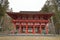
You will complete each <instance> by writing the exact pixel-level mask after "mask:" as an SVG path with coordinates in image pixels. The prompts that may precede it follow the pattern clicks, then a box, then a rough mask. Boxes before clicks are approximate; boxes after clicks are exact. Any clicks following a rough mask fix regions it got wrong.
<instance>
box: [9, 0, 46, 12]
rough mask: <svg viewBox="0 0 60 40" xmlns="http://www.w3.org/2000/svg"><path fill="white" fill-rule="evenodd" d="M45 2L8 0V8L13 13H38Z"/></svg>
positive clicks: (37, 0) (38, 0) (43, 0)
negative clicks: (11, 9)
mask: <svg viewBox="0 0 60 40" xmlns="http://www.w3.org/2000/svg"><path fill="white" fill-rule="evenodd" d="M45 2H46V0H9V6H10V7H9V8H13V11H14V12H19V11H40V10H41V8H42V7H43V5H44V4H45Z"/></svg>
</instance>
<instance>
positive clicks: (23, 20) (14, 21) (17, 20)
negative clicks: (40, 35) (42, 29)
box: [13, 20, 49, 23]
mask: <svg viewBox="0 0 60 40" xmlns="http://www.w3.org/2000/svg"><path fill="white" fill-rule="evenodd" d="M13 22H42V23H43V22H49V21H48V20H13Z"/></svg>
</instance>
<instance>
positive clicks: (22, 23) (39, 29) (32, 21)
mask: <svg viewBox="0 0 60 40" xmlns="http://www.w3.org/2000/svg"><path fill="white" fill-rule="evenodd" d="M7 14H8V15H9V16H10V17H11V18H12V19H13V20H12V22H13V24H14V28H15V29H13V30H14V32H13V33H19V34H48V33H49V28H48V23H49V19H50V17H51V16H52V15H53V14H52V13H41V12H37V11H21V12H7Z"/></svg>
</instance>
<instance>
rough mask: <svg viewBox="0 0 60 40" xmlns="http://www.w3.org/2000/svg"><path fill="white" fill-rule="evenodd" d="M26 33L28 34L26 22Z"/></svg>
mask: <svg viewBox="0 0 60 40" xmlns="http://www.w3.org/2000/svg"><path fill="white" fill-rule="evenodd" d="M26 34H28V23H26Z"/></svg>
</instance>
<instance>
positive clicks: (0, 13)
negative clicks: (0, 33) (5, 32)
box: [0, 0, 9, 27]
mask: <svg viewBox="0 0 60 40" xmlns="http://www.w3.org/2000/svg"><path fill="white" fill-rule="evenodd" d="M8 4H9V2H8V0H5V2H4V4H3V5H2V3H0V27H1V26H2V24H3V22H4V15H5V14H6V10H7V9H8V6H9V5H8Z"/></svg>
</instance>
